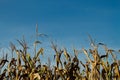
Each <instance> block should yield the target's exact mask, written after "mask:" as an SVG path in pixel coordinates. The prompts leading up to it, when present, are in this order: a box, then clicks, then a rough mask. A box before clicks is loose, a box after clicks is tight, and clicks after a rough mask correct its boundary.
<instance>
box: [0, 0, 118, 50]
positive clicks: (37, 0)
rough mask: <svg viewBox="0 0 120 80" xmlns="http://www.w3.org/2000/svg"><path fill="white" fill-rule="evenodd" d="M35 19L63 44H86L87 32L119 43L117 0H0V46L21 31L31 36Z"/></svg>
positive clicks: (98, 39)
mask: <svg viewBox="0 0 120 80" xmlns="http://www.w3.org/2000/svg"><path fill="white" fill-rule="evenodd" d="M36 23H37V24H38V27H39V32H40V33H45V34H47V35H49V36H50V37H51V38H52V39H53V40H56V41H57V42H58V43H60V44H62V45H63V46H67V47H69V46H70V47H71V46H72V45H74V46H76V47H79V46H86V45H87V44H89V42H88V35H87V34H90V35H91V36H92V38H93V39H95V40H96V41H97V42H103V43H105V44H107V45H108V46H110V47H114V48H119V47H120V36H119V35H120V0H0V46H5V45H8V44H9V42H10V41H13V42H14V41H15V39H20V38H22V35H25V37H26V38H27V39H28V40H30V37H31V36H33V35H34V34H35V26H36ZM46 45H47V44H46Z"/></svg>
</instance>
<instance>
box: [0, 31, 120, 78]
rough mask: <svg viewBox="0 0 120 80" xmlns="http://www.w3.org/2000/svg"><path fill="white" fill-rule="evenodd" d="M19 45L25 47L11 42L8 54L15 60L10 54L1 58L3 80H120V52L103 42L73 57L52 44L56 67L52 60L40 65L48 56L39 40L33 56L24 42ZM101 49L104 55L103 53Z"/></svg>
mask: <svg viewBox="0 0 120 80" xmlns="http://www.w3.org/2000/svg"><path fill="white" fill-rule="evenodd" d="M37 32H38V31H37ZM17 42H18V43H19V45H20V46H21V47H22V48H20V49H18V48H17V47H16V45H14V43H12V42H11V43H10V50H11V51H10V53H8V54H9V55H10V54H12V55H16V57H11V59H8V56H9V55H8V54H7V53H6V55H4V56H3V57H0V80H120V69H119V66H120V61H119V60H118V59H117V58H116V53H120V50H117V51H116V50H113V49H109V48H108V47H107V46H106V45H105V44H103V43H98V44H95V43H93V42H92V41H91V42H90V43H91V48H89V49H85V48H82V49H81V50H77V49H73V52H74V54H73V55H74V56H71V54H70V53H69V52H68V50H67V48H63V49H60V48H58V46H57V45H56V44H55V43H53V42H51V49H52V50H54V53H53V54H54V62H52V63H55V65H50V62H51V61H50V59H48V64H42V63H41V59H40V56H43V55H47V54H45V53H44V50H45V48H42V47H37V44H38V43H40V41H38V40H36V41H35V42H34V53H28V48H29V47H28V45H27V43H26V41H25V40H24V39H23V40H17ZM37 48H39V49H38V50H37ZM100 48H102V49H101V50H103V51H102V52H104V53H103V54H100V50H99V49H100ZM1 53H2V52H1ZM3 54H4V53H3ZM31 54H34V56H33V57H32V56H31ZM82 55H85V56H86V58H85V59H84V60H80V57H82ZM78 56H80V57H78ZM110 56H111V57H110ZM63 59H64V60H63ZM109 59H111V60H112V61H110V60H109Z"/></svg>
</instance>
